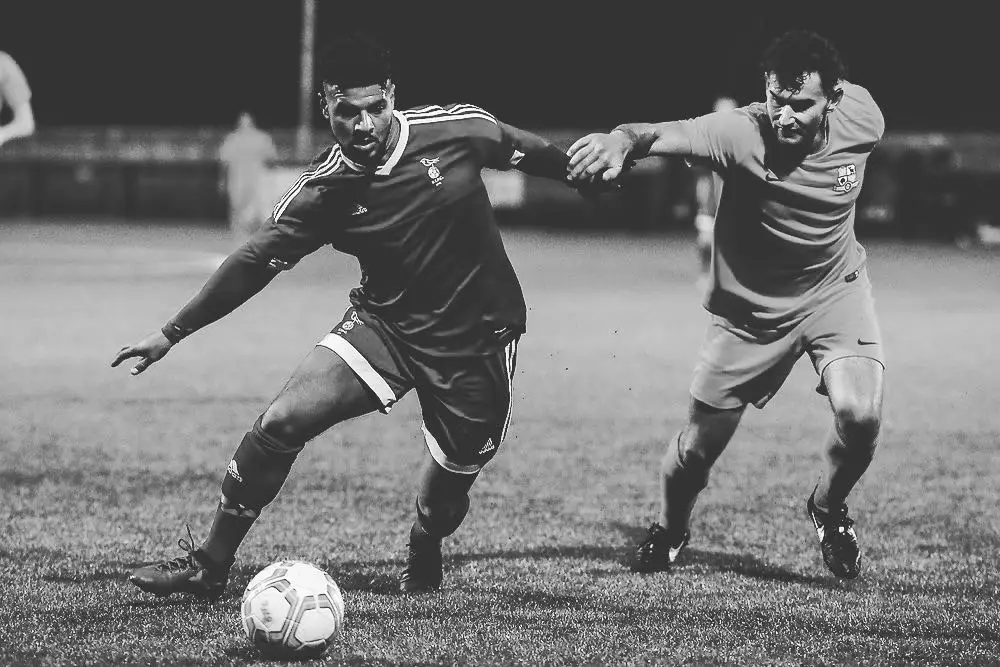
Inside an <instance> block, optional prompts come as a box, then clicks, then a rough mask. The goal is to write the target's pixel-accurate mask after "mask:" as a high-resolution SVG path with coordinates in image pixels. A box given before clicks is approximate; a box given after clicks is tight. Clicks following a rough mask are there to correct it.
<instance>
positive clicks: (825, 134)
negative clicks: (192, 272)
mask: <svg viewBox="0 0 1000 667" xmlns="http://www.w3.org/2000/svg"><path fill="white" fill-rule="evenodd" d="M829 141H830V116H829V114H827V115H826V116H824V118H823V122H822V123H820V125H819V129H818V130H816V136H815V137H813V140H812V145H811V146H809V155H815V154H816V153H819V152H820V151H822V150H823V149H824V148H826V145H827V143H829Z"/></svg>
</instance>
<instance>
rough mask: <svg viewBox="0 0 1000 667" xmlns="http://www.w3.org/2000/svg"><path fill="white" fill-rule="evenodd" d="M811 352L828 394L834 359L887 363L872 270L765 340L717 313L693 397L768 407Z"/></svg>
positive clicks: (822, 390)
mask: <svg viewBox="0 0 1000 667" xmlns="http://www.w3.org/2000/svg"><path fill="white" fill-rule="evenodd" d="M803 354H808V355H809V358H810V359H811V360H812V363H813V367H814V368H815V369H816V373H817V374H818V375H819V377H820V382H819V386H818V387H817V388H816V390H817V391H818V392H820V393H821V394H822V393H825V388H824V386H823V371H824V370H825V369H826V367H827V366H828V365H829V364H830V362H832V361H836V360H837V359H843V358H845V357H867V358H869V359H874V360H875V361H877V362H878V363H879V364H881V365H882V367H883V368H884V367H885V354H884V351H883V349H882V334H881V332H880V330H879V325H878V318H877V317H876V316H875V300H874V298H873V297H872V292H871V283H870V282H869V280H868V274H867V272H866V271H865V270H864V269H862V270H860V271H858V272H857V275H856V277H855V278H854V279H852V280H851V281H850V282H846V283H845V284H844V287H843V288H842V289H840V290H839V291H838V292H837V293H836V294H835V295H834V296H832V297H831V298H830V299H829V300H827V301H826V302H825V303H824V304H822V306H820V307H819V308H817V309H816V310H814V311H813V312H811V313H810V314H809V315H807V316H806V317H805V318H803V320H802V321H801V322H800V323H799V324H798V325H796V326H795V328H793V329H792V330H791V331H789V332H788V333H787V334H785V335H783V336H780V337H768V338H761V337H760V336H758V335H755V334H753V333H750V332H748V331H747V330H746V329H743V328H741V327H739V326H737V325H735V324H733V323H732V322H730V321H729V320H727V319H726V318H724V317H720V316H718V315H712V320H711V322H710V323H709V325H708V329H707V331H706V332H705V340H704V343H703V344H702V348H701V356H700V359H699V361H698V366H697V367H696V368H695V371H694V378H693V379H692V382H691V396H692V397H694V398H695V399H697V400H699V401H701V402H702V403H707V404H708V405H711V406H713V407H716V408H723V409H727V408H738V407H742V406H744V405H747V404H748V403H749V404H752V405H754V406H756V407H758V408H763V407H764V405H766V404H767V402H768V401H769V400H771V398H772V397H773V396H774V395H775V394H776V393H777V392H778V389H780V388H781V385H782V384H783V383H784V382H785V379H786V378H787V377H788V374H789V373H790V372H791V370H792V367H793V366H794V365H795V362H796V361H798V359H799V357H801V356H802V355H803Z"/></svg>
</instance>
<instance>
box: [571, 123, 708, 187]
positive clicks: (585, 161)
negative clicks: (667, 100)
mask: <svg viewBox="0 0 1000 667" xmlns="http://www.w3.org/2000/svg"><path fill="white" fill-rule="evenodd" d="M690 154H691V141H690V139H689V138H688V136H687V135H686V134H685V133H684V132H683V130H682V129H681V125H680V124H679V123H677V122H674V121H671V122H666V123H626V124H623V125H619V126H618V127H616V128H615V129H613V130H611V132H607V133H602V132H596V133H593V134H588V135H586V136H584V137H581V138H579V139H577V140H576V141H575V142H574V143H573V145H572V146H570V147H569V150H568V151H566V155H567V156H568V158H569V163H568V168H567V178H568V179H569V180H571V181H588V180H594V179H600V180H603V181H605V182H607V181H613V180H615V179H616V178H618V177H619V176H620V175H621V173H622V171H623V169H625V168H626V166H627V165H628V164H629V161H630V160H639V159H642V158H644V157H649V156H652V155H681V156H688V155H690Z"/></svg>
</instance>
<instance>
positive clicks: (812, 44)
mask: <svg viewBox="0 0 1000 667" xmlns="http://www.w3.org/2000/svg"><path fill="white" fill-rule="evenodd" d="M760 66H761V69H762V70H763V72H764V76H767V75H769V74H771V73H772V72H773V73H774V75H775V76H776V77H777V78H778V85H779V86H781V87H782V88H785V89H787V90H796V91H797V90H799V89H801V88H802V84H803V80H804V77H803V75H804V74H808V73H809V72H816V73H818V74H819V80H820V84H821V85H822V86H823V92H824V93H825V94H826V96H827V97H833V95H834V89H835V88H836V85H837V82H839V81H840V80H841V79H843V78H845V77H846V76H847V68H846V67H845V66H844V61H843V60H841V58H840V52H839V51H838V50H837V47H835V46H834V45H833V43H832V42H831V41H830V40H828V39H826V38H825V37H822V36H820V35H817V34H816V33H814V32H812V31H809V30H789V31H788V32H786V33H785V34H784V35H782V36H781V37H778V38H777V39H775V40H774V41H773V42H771V44H770V46H768V47H767V49H766V50H765V51H764V55H763V57H762V58H761V61H760Z"/></svg>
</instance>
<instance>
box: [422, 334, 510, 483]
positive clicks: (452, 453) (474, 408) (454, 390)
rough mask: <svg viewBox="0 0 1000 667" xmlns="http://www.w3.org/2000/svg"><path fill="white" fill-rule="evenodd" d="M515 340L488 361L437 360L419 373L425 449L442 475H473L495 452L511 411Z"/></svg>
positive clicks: (504, 432) (504, 435)
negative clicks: (421, 376) (420, 376)
mask: <svg viewBox="0 0 1000 667" xmlns="http://www.w3.org/2000/svg"><path fill="white" fill-rule="evenodd" d="M516 364H517V340H516V339H515V340H513V341H511V342H510V343H509V344H508V345H507V347H506V348H505V349H504V350H501V351H500V352H499V353H497V354H494V355H492V356H488V357H474V358H466V359H452V360H439V361H438V362H435V363H434V364H433V365H430V366H424V367H423V368H422V370H421V373H422V375H423V378H422V381H421V382H420V383H419V385H418V389H417V392H418V396H419V398H420V407H421V412H422V414H423V425H422V429H423V434H424V440H425V441H426V444H427V449H428V451H429V453H430V454H431V456H432V457H433V459H434V460H435V461H436V462H437V464H438V465H439V466H440V467H441V468H443V469H444V470H445V471H448V472H451V473H457V474H459V475H474V474H477V473H478V472H479V471H480V470H481V469H482V467H483V466H484V465H486V463H488V462H489V461H490V460H491V459H492V458H493V457H494V456H495V455H496V454H497V452H498V451H499V449H500V445H501V444H502V443H503V441H504V438H505V437H506V435H507V429H508V427H509V426H510V421H511V416H512V413H513V402H512V393H513V377H514V369H515V367H516Z"/></svg>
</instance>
